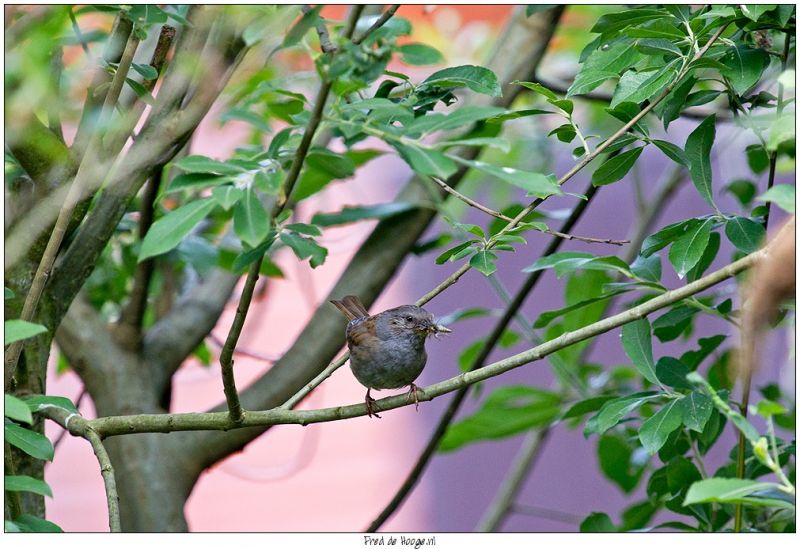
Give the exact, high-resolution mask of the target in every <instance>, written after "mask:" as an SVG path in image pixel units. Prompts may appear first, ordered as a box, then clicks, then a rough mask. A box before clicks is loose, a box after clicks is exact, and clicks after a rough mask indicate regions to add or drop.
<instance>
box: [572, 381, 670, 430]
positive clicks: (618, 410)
mask: <svg viewBox="0 0 800 549" xmlns="http://www.w3.org/2000/svg"><path fill="white" fill-rule="evenodd" d="M661 396H662V393H656V392H653V391H647V392H644V393H634V394H632V395H627V396H624V397H620V398H615V399H613V400H609V401H608V402H606V403H605V404H603V406H602V407H601V408H600V411H599V412H597V414H595V415H594V416H592V417H591V418H590V419H589V421H587V422H586V429H585V430H584V436H588V435H590V434H592V433H598V434H602V433H605V432H606V431H608V430H609V429H611V428H612V427H614V426H615V425H616V424H617V423H619V422H620V420H622V418H624V417H625V416H627V415H628V414H630V413H631V412H633V411H634V410H636V409H637V408H639V406H641V405H642V404H644V403H645V402H647V401H648V400H652V399H654V398H658V397H661Z"/></svg>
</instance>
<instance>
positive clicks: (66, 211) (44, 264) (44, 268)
mask: <svg viewBox="0 0 800 549" xmlns="http://www.w3.org/2000/svg"><path fill="white" fill-rule="evenodd" d="M138 45H139V39H138V38H136V36H135V35H133V34H131V36H130V38H129V39H128V43H127V45H126V46H125V51H124V53H123V54H122V59H121V60H120V63H119V67H118V68H117V72H116V74H115V75H114V79H113V80H112V81H111V87H110V88H109V90H108V94H107V95H106V99H105V102H104V103H103V110H102V115H101V118H102V121H103V123H101V124H100V126H99V128H98V130H97V131H96V132H95V134H94V136H93V137H92V140H91V143H90V144H89V152H90V154H87V158H92V157H93V156H94V155H93V154H91V151H94V150H96V149H97V147H98V146H99V144H100V140H101V128H103V127H104V126H105V121H107V120H108V118H109V117H110V115H111V112H112V111H113V109H114V105H115V104H116V103H117V99H119V94H120V91H121V90H122V84H123V83H124V82H125V76H126V75H127V73H128V69H130V66H131V62H132V61H133V54H134V53H135V52H136V48H137V46H138ZM90 163H91V162H90V161H83V162H81V165H80V167H79V168H78V173H77V174H76V175H75V179H74V180H73V182H72V184H71V185H70V189H69V193H68V194H67V198H66V201H65V202H64V204H63V206H62V207H61V209H60V211H59V213H58V219H57V220H56V224H55V226H54V227H53V232H52V233H51V234H50V238H49V239H48V241H47V247H46V248H45V251H44V254H42V259H41V261H40V262H39V266H38V267H37V268H36V274H35V275H34V277H33V282H32V283H31V288H30V290H29V291H28V294H27V295H26V296H25V304H24V305H23V307H22V314H21V315H20V318H21V319H22V320H25V321H28V322H30V321H32V320H33V318H34V315H35V314H36V308H37V306H38V304H39V298H40V297H41V295H42V292H43V291H44V287H45V284H46V283H47V279H48V278H49V277H50V272H51V270H52V269H53V264H54V263H55V260H56V256H57V255H58V251H59V249H60V248H61V242H62V241H63V239H64V235H65V234H66V232H67V227H68V226H69V222H70V218H71V216H72V211H73V209H74V208H75V206H76V204H77V203H78V201H79V199H80V197H81V196H82V194H83V186H84V181H83V180H84V179H85V175H83V174H84V173H85V172H86V169H87V166H88V164H90ZM23 344H24V341H17V342H14V343H12V344H11V346H10V347H9V348H8V350H7V351H6V355H5V369H6V370H5V375H6V380H7V381H8V379H9V377H10V376H13V374H14V370H15V369H16V367H17V361H18V360H19V356H20V353H21V352H22V347H23ZM6 386H8V382H6Z"/></svg>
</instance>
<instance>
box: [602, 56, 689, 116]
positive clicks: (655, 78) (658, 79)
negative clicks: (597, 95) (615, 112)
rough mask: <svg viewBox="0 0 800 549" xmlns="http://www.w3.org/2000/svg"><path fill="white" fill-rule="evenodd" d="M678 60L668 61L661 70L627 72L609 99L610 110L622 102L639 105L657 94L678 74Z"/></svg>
mask: <svg viewBox="0 0 800 549" xmlns="http://www.w3.org/2000/svg"><path fill="white" fill-rule="evenodd" d="M678 61H679V60H678V59H675V60H673V61H670V62H669V63H667V64H666V65H664V66H663V67H662V68H660V69H657V70H654V71H647V72H644V71H642V72H634V71H632V70H629V71H627V72H625V73H624V74H623V75H622V78H620V79H619V82H618V83H617V87H616V89H615V90H614V96H613V97H612V98H611V108H612V109H613V108H614V107H616V106H617V105H619V104H620V103H623V102H631V103H636V104H639V103H641V102H643V101H646V100H648V99H650V98H651V97H653V96H654V95H656V94H657V93H659V92H660V91H661V90H662V89H664V87H666V86H667V84H669V83H670V82H672V80H673V79H674V78H675V75H676V74H677V72H678Z"/></svg>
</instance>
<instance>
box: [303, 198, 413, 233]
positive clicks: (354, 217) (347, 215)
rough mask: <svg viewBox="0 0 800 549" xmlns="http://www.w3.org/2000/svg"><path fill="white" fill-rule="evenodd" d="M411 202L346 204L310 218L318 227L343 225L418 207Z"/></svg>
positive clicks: (382, 217) (388, 215)
mask: <svg viewBox="0 0 800 549" xmlns="http://www.w3.org/2000/svg"><path fill="white" fill-rule="evenodd" d="M418 207H419V206H418V205H417V204H412V203H411V202H387V203H385V204H375V205H374V206H346V207H345V208H343V209H342V211H340V212H332V213H316V214H314V217H312V218H311V223H313V224H314V225H319V226H320V227H331V226H334V225H345V224H347V223H354V222H356V221H361V220H364V219H385V218H387V217H392V216H394V215H397V214H400V213H403V212H407V211H410V210H413V209H415V208H418Z"/></svg>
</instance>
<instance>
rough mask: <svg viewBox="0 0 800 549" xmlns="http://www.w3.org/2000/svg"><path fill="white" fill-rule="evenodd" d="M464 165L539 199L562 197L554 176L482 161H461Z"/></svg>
mask: <svg viewBox="0 0 800 549" xmlns="http://www.w3.org/2000/svg"><path fill="white" fill-rule="evenodd" d="M461 162H462V163H463V164H467V165H469V166H472V167H473V168H475V169H476V170H480V171H481V172H483V173H485V174H487V175H490V176H492V177H496V178H498V179H500V180H501V181H505V182H506V183H511V184H512V185H514V186H515V187H519V188H520V189H524V190H526V191H528V194H529V196H537V197H539V198H546V197H548V196H551V195H560V194H563V193H562V192H561V187H559V186H558V182H557V181H556V178H555V176H554V175H552V174H551V175H544V174H541V173H535V172H528V171H525V170H518V169H516V168H508V167H502V168H501V167H498V166H492V165H491V164H487V163H486V162H481V161H480V160H475V161H471V160H461Z"/></svg>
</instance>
